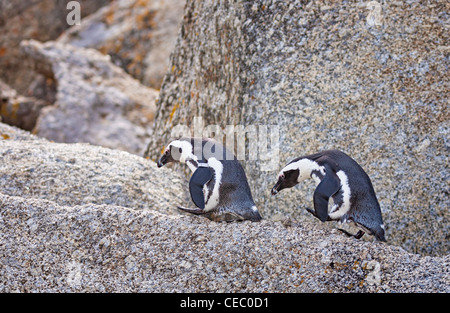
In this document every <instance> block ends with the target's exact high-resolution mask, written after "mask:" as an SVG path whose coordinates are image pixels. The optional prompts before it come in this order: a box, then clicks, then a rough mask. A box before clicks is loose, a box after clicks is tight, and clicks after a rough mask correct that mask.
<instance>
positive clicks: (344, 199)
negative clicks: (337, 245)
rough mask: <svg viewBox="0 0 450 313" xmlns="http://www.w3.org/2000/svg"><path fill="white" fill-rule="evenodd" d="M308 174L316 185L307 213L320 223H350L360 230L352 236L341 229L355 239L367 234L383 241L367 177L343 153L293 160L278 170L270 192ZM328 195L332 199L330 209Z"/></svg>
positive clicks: (375, 203) (300, 179) (372, 193)
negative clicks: (310, 207) (312, 202)
mask: <svg viewBox="0 0 450 313" xmlns="http://www.w3.org/2000/svg"><path fill="white" fill-rule="evenodd" d="M310 177H311V178H313V179H314V181H315V182H316V185H317V187H316V190H315V191H314V210H312V209H307V210H308V212H310V213H312V214H313V215H314V216H316V217H317V218H318V219H320V220H321V221H322V222H325V221H331V220H336V221H340V222H353V223H354V224H356V226H357V227H358V228H359V229H360V230H359V231H358V232H357V233H356V234H355V235H351V234H349V233H348V232H346V231H344V230H342V231H343V232H345V233H346V234H347V235H349V236H354V237H355V238H357V239H359V238H361V237H362V236H363V235H364V233H368V234H369V235H374V236H375V238H376V239H377V240H380V241H386V239H385V236H384V225H383V219H382V216H381V210H380V205H379V203H378V200H377V197H376V196H375V191H374V189H373V186H372V183H371V181H370V178H369V176H368V175H367V174H366V172H364V170H363V169H362V168H361V166H359V164H358V163H356V161H355V160H353V159H352V158H351V157H349V156H348V155H347V154H345V153H344V152H341V151H338V150H327V151H323V152H319V153H316V154H311V155H307V156H302V157H299V158H296V159H294V160H292V161H291V162H289V163H288V164H287V165H286V166H285V167H284V168H283V169H282V170H281V171H280V173H279V175H278V181H277V183H276V184H275V185H274V186H273V188H272V195H276V194H277V193H278V192H279V191H280V190H282V189H285V188H291V187H294V186H295V185H297V184H298V183H299V182H301V181H303V180H305V179H307V178H310ZM329 198H332V200H333V202H334V203H333V206H332V207H331V209H330V210H328V200H329Z"/></svg>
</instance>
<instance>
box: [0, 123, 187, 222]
mask: <svg viewBox="0 0 450 313" xmlns="http://www.w3.org/2000/svg"><path fill="white" fill-rule="evenodd" d="M0 139H2V140H1V144H0V192H1V193H4V194H8V195H11V196H20V197H25V198H38V199H46V200H50V201H53V202H55V203H58V204H60V205H64V206H75V205H83V204H87V203H95V204H109V205H118V206H124V207H132V208H133V209H135V210H143V209H152V210H156V211H161V212H165V213H170V212H172V213H173V212H175V211H176V206H177V205H182V204H183V203H184V202H183V201H187V200H188V199H187V198H186V196H187V195H186V194H185V192H186V191H187V190H185V188H184V187H185V184H186V182H185V179H184V178H182V177H181V176H179V175H176V174H174V173H172V171H171V170H169V169H165V168H164V169H158V170H156V168H157V167H156V165H155V163H153V162H149V161H147V160H144V159H142V158H141V157H138V156H135V155H131V154H129V153H127V152H124V151H119V150H110V149H106V148H102V147H98V146H91V145H89V144H56V143H49V142H48V141H46V140H44V139H37V137H34V136H30V135H28V134H27V133H26V132H22V131H19V130H16V129H14V128H12V127H8V126H6V125H5V124H1V123H0ZM122 158H124V159H125V160H126V161H125V162H121V163H120V164H119V163H118V160H120V159H122Z"/></svg>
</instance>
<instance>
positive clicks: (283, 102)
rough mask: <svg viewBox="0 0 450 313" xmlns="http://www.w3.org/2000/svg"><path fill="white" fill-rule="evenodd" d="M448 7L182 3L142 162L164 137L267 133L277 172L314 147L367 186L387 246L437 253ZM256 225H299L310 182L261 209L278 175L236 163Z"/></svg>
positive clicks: (444, 220)
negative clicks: (197, 121) (260, 129)
mask: <svg viewBox="0 0 450 313" xmlns="http://www.w3.org/2000/svg"><path fill="white" fill-rule="evenodd" d="M448 20H449V16H448V4H447V2H446V1H427V2H423V1H408V2H404V1H395V2H380V4H378V3H374V2H371V3H369V2H361V1H342V2H335V1H326V2H325V1H289V2H285V1H237V2H228V1H225V2H220V3H218V2H215V1H194V0H188V1H187V5H186V10H185V17H184V21H183V24H182V29H181V32H180V35H179V38H178V43H177V46H176V48H175V51H174V52H173V54H172V59H171V66H170V72H169V73H168V75H167V76H166V78H165V81H164V83H163V86H162V89H161V93H160V100H159V111H158V113H157V115H156V125H155V128H154V134H155V136H154V137H153V139H152V141H151V142H150V145H149V147H150V156H151V158H152V159H156V158H157V157H158V155H159V153H160V151H161V148H162V146H164V144H165V143H166V142H167V140H168V138H169V137H170V133H171V131H172V129H173V127H174V126H176V125H178V124H186V125H188V126H190V127H191V126H192V121H193V118H194V117H195V116H201V117H202V118H203V121H204V123H205V125H211V124H217V125H219V126H220V127H221V128H222V129H225V126H226V125H236V124H238V125H243V126H248V125H256V124H262V125H278V127H279V129H280V138H279V142H280V144H279V149H280V155H279V157H280V158H279V159H280V162H279V163H280V164H279V168H281V167H282V165H284V164H285V163H286V162H287V161H289V160H291V159H293V158H294V157H297V156H300V155H305V154H309V153H313V152H317V151H319V150H322V149H331V148H334V149H340V150H343V151H344V152H346V153H347V154H349V155H350V156H352V157H353V158H354V159H355V160H356V161H357V162H358V163H360V164H361V166H362V167H363V168H364V169H365V170H366V172H367V173H368V174H369V176H370V177H371V179H372V182H373V185H374V188H375V191H376V192H377V196H378V200H379V202H380V205H381V209H382V213H383V216H384V221H385V225H386V232H387V240H388V242H389V243H391V244H395V245H399V246H402V247H403V248H405V249H406V250H408V251H410V252H415V253H420V254H424V255H444V254H448V252H449V243H450V240H449V237H448V236H449V235H448V234H449V233H450V227H449V225H450V222H449V221H450V212H449V201H448V191H449V176H450V175H449V170H448V164H449V163H448V159H449V141H448V138H449V110H448V99H449V93H448V91H449V81H448V77H449V71H448V56H449V46H448V44H449V33H450V32H449V31H448ZM244 166H245V168H246V172H247V176H248V178H249V181H250V186H251V188H252V192H253V196H254V198H255V201H256V202H257V205H258V207H259V209H260V211H261V212H262V215H263V216H264V217H266V218H275V219H277V218H279V216H287V215H289V216H294V217H295V218H297V219H300V220H305V219H307V220H310V221H312V220H311V219H310V217H309V216H308V217H306V216H305V215H306V214H307V213H305V210H304V209H305V207H306V206H311V205H312V191H313V189H312V188H313V183H312V182H310V183H309V184H308V183H304V184H302V185H301V186H300V187H299V188H296V189H294V190H291V191H289V192H285V193H284V194H280V195H279V196H278V197H276V198H272V197H270V188H271V186H272V185H273V184H274V182H275V177H276V174H277V173H276V171H272V172H264V171H261V166H260V162H259V161H246V162H244Z"/></svg>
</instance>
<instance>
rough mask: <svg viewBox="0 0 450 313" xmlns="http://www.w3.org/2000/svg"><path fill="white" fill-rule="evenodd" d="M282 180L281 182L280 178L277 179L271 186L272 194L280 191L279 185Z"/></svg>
mask: <svg viewBox="0 0 450 313" xmlns="http://www.w3.org/2000/svg"><path fill="white" fill-rule="evenodd" d="M282 182H283V179H282V178H280V179H278V181H277V183H276V184H275V185H274V186H273V188H272V191H271V193H272V196H275V195H276V194H277V193H278V192H279V191H280V186H281V183H282Z"/></svg>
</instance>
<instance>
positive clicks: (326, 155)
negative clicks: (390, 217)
mask: <svg viewBox="0 0 450 313" xmlns="http://www.w3.org/2000/svg"><path fill="white" fill-rule="evenodd" d="M305 157H306V158H308V159H311V160H313V161H316V162H317V163H318V164H319V165H323V164H324V163H329V164H330V163H331V165H332V167H334V168H335V169H336V172H338V171H339V170H342V171H343V172H344V173H345V174H346V175H347V178H348V184H349V187H350V192H351V196H350V203H351V205H350V210H349V211H348V212H347V213H346V214H345V216H343V217H342V218H343V219H349V220H353V221H354V222H356V223H359V224H361V225H363V226H364V227H366V228H368V229H369V230H371V231H372V232H373V235H374V236H375V237H376V238H377V239H379V240H382V241H385V238H384V230H383V229H382V228H381V225H383V219H382V216H381V209H380V204H379V203H378V200H377V197H376V194H375V191H374V188H373V185H372V182H371V180H370V178H369V176H368V175H367V173H366V172H365V171H364V170H363V168H362V167H361V166H360V165H359V164H358V163H357V162H356V161H355V160H353V159H352V158H351V157H350V156H348V155H347V154H345V153H344V152H342V151H339V150H325V151H322V152H319V153H316V154H311V155H308V156H305Z"/></svg>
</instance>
